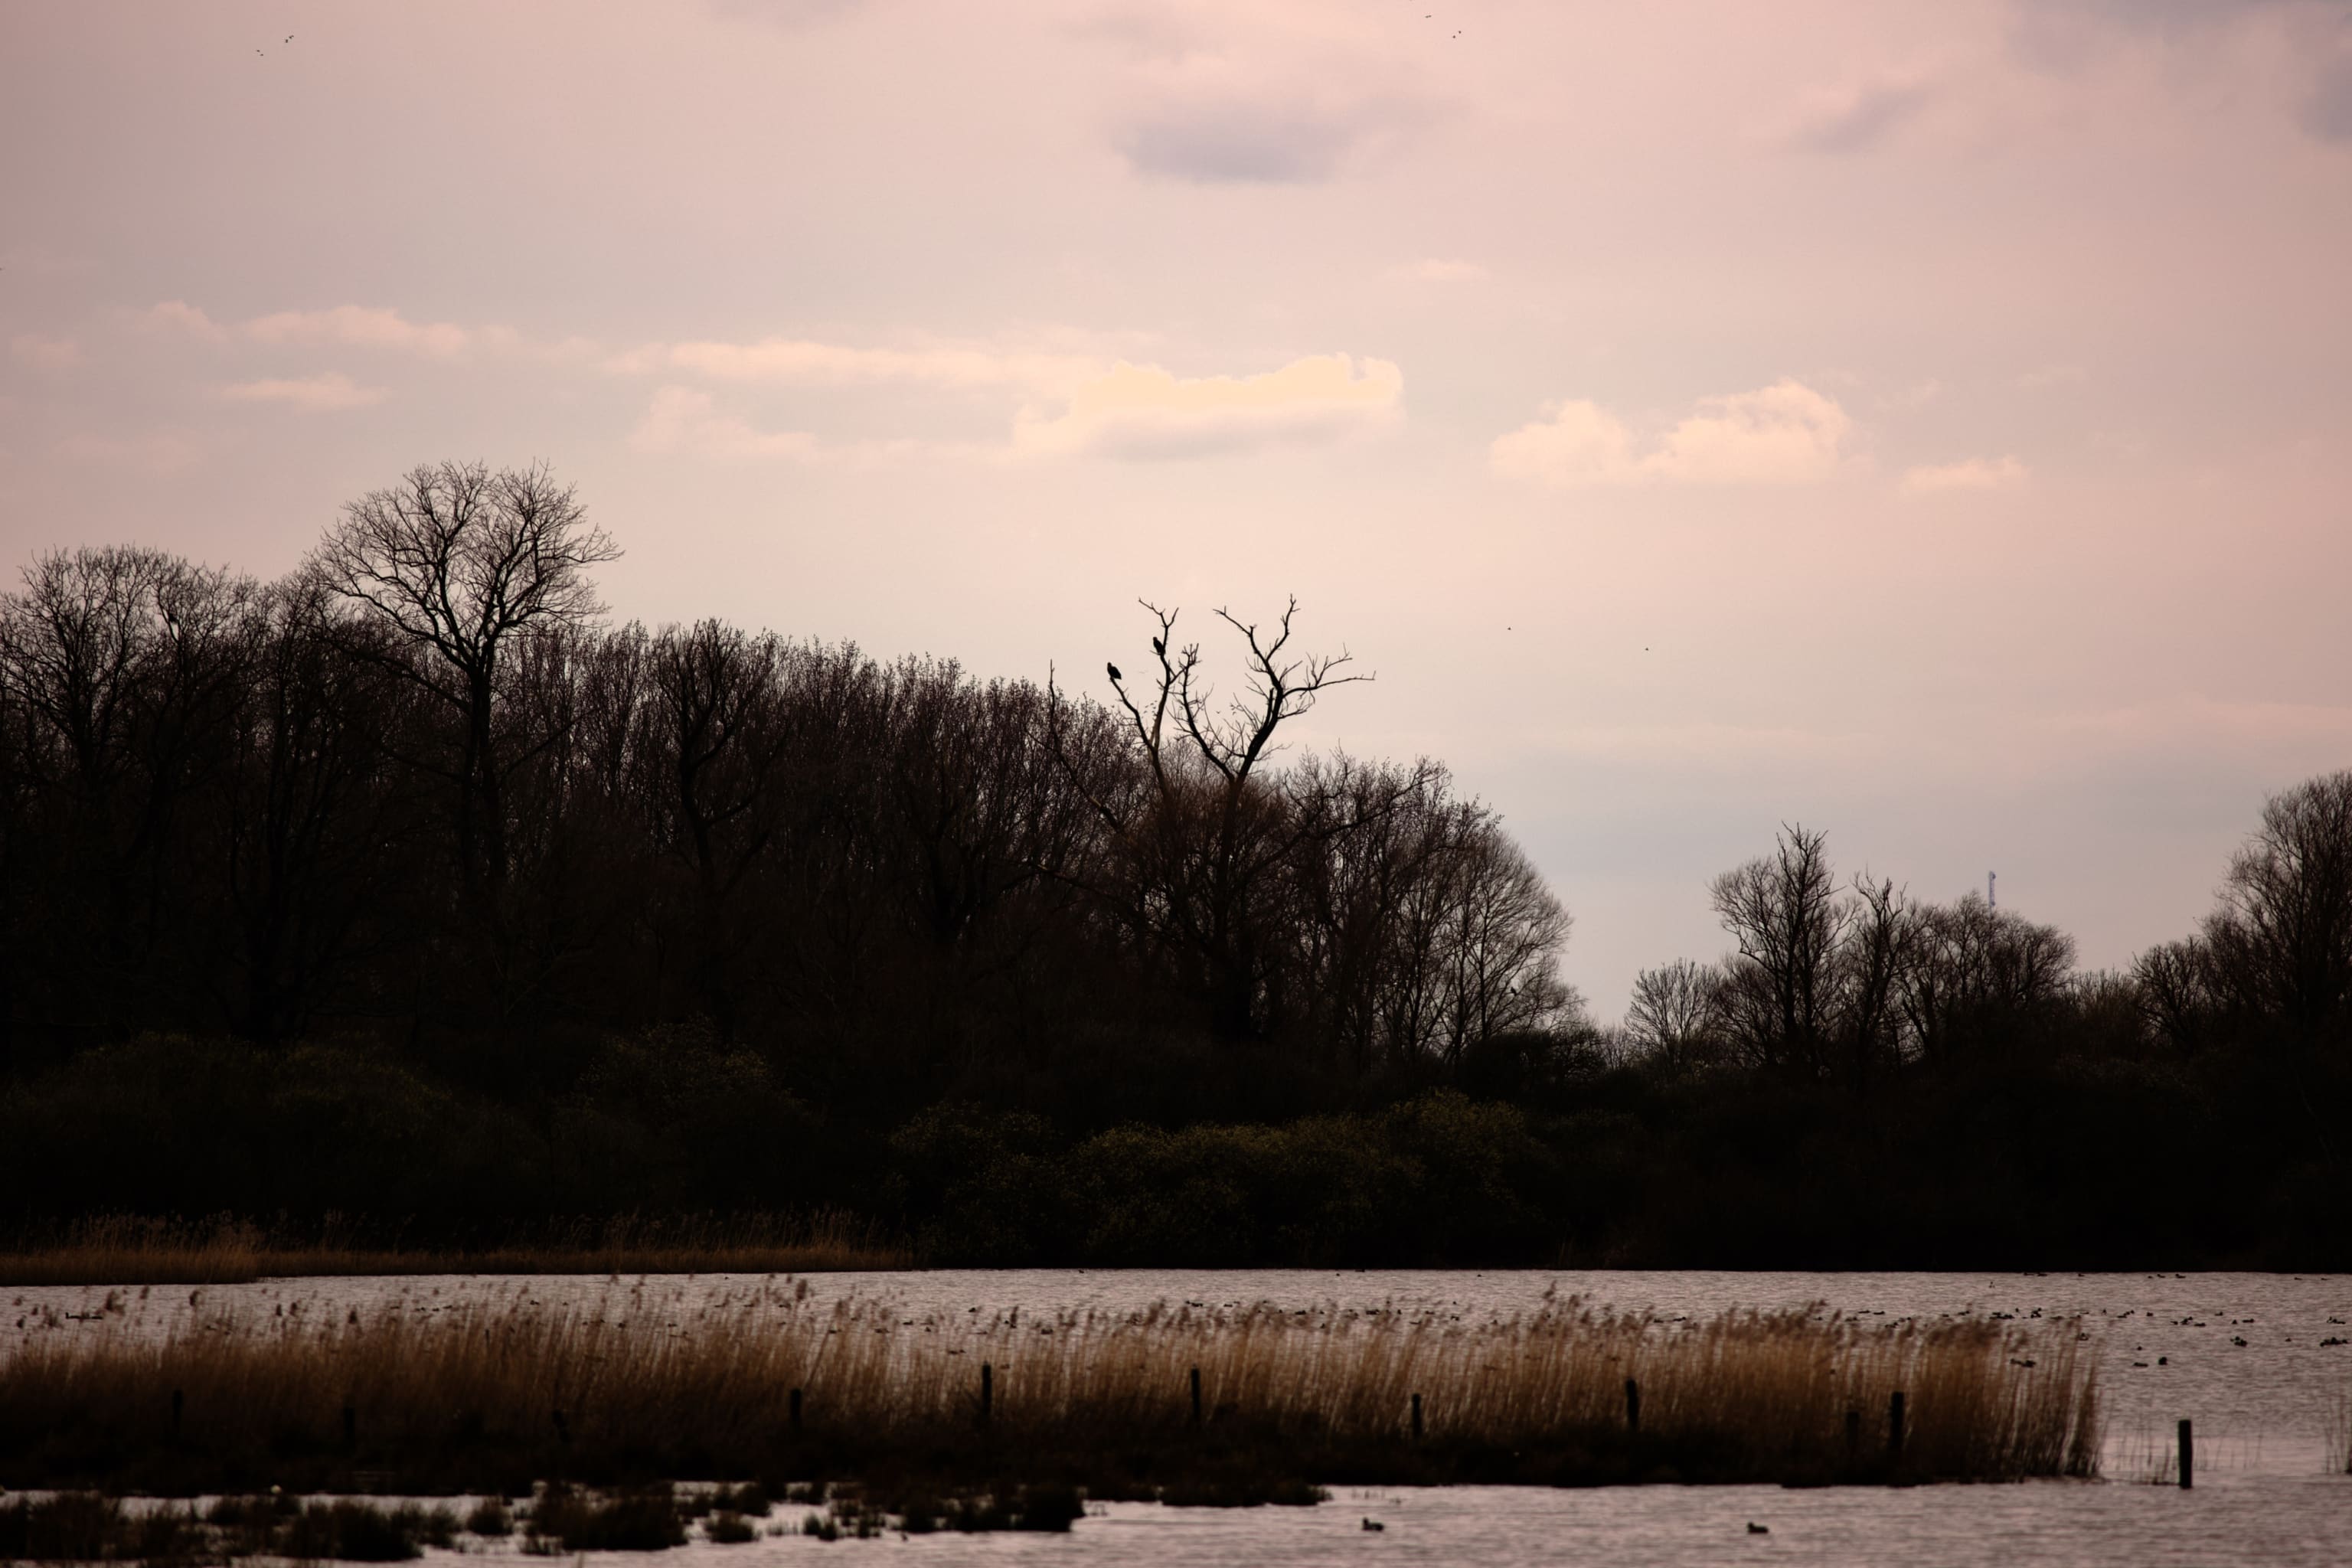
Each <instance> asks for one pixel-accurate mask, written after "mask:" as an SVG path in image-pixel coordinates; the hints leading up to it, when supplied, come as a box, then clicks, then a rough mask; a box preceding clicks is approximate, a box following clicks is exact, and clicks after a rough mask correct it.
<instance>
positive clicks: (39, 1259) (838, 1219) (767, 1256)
mask: <svg viewBox="0 0 2352 1568" xmlns="http://www.w3.org/2000/svg"><path fill="white" fill-rule="evenodd" d="M910 1261H911V1257H910V1254H909V1253H908V1250H907V1249H906V1248H905V1247H900V1246H898V1245H895V1244H893V1243H891V1242H890V1241H888V1240H887V1238H885V1237H883V1236H882V1235H881V1234H880V1233H879V1232H878V1231H877V1230H876V1229H875V1228H874V1226H871V1225H870V1224H868V1223H866V1222H865V1221H862V1220H859V1219H856V1217H854V1216H852V1215H845V1214H840V1213H836V1212H824V1213H819V1214H817V1215H811V1216H807V1217H800V1216H793V1215H765V1214H753V1215H684V1216H676V1217H660V1216H646V1215H621V1216H618V1217H615V1218H613V1219H606V1220H577V1221H573V1222H571V1223H569V1224H565V1225H560V1226H552V1227H550V1228H548V1229H547V1230H545V1231H543V1232H541V1233H540V1234H538V1235H536V1236H534V1237H530V1238H529V1239H525V1240H519V1241H513V1242H509V1243H504V1244H495V1245H486V1246H478V1247H437V1246H404V1245H401V1244H399V1243H397V1242H394V1243H391V1244H371V1243H369V1242H368V1241H366V1240H364V1239H363V1238H361V1237H355V1236H352V1235H349V1234H345V1233H343V1232H342V1231H341V1227H339V1226H336V1225H334V1224H333V1223H330V1224H329V1225H328V1226H325V1227H324V1228H323V1229H322V1230H321V1231H320V1233H319V1234H318V1235H315V1236H311V1237H292V1236H289V1235H286V1234H282V1233H273V1232H269V1231H266V1230H264V1229H263V1228H262V1227H261V1226H257V1225H255V1224H254V1223H252V1222H251V1221H249V1220H245V1219H240V1218H237V1217H236V1216H234V1215H221V1216H218V1217H215V1218H213V1219H208V1220H197V1221H189V1220H179V1219H154V1218H147V1217H142V1216H136V1215H103V1216H100V1217H97V1218H92V1219H84V1220H80V1221H77V1222H75V1223H74V1224H72V1225H71V1226H66V1227H64V1228H63V1229H61V1230H58V1231H56V1232H52V1233H48V1234H46V1235H35V1236H32V1237H25V1238H20V1239H18V1240H17V1241H16V1242H15V1243H14V1244H13V1245H10V1246H7V1247H0V1285H16V1286H23V1285H226V1284H242V1283H246V1282H248V1281H251V1280H255V1279H292V1278H300V1277H317V1276H326V1275H335V1276H396V1275H419V1274H782V1273H796V1274H806V1273H822V1272H826V1271H829V1270H837V1269H887V1268H906V1267H907V1266H908V1263H909V1262H910Z"/></svg>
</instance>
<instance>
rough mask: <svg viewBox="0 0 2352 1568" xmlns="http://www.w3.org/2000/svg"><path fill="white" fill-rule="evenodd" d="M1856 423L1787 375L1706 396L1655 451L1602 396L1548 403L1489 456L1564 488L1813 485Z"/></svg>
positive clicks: (1497, 465)
mask: <svg viewBox="0 0 2352 1568" xmlns="http://www.w3.org/2000/svg"><path fill="white" fill-rule="evenodd" d="M1852 432H1853V420H1852V419H1851V418H1849V417H1848V416H1847V415H1846V412H1845V410H1844V409H1843V408H1842V407H1840V406H1839V405H1838V402H1837V400H1836V399H1835V398H1832V397H1829V396H1826V395H1823V394H1822V393H1819V392H1815V391H1814V390H1813V389H1812V388H1811V387H1809V386H1805V385H1803V384H1801V383H1798V382H1794V381H1786V380H1784V381H1778V382H1775V383H1773V384H1771V385H1769V386H1766V387H1759V388H1758V389H1757V390H1756V391H1754V392H1741V393H1734V394H1732V395H1728V396H1725V397H1706V398H1701V399H1700V400H1699V404H1698V406H1697V408H1696V410H1695V411H1694V412H1692V413H1691V414H1689V415H1687V416H1685V417H1684V418H1683V419H1682V420H1680V421H1679V422H1678V423H1676V424H1675V426H1673V427H1672V428H1671V429H1669V430H1667V431H1665V432H1664V434H1663V435H1661V436H1660V437H1658V438H1657V439H1656V440H1655V441H1654V442H1653V443H1651V444H1650V445H1649V447H1648V449H1647V450H1642V449H1640V447H1639V445H1638V444H1637V443H1636V442H1635V440H1634V438H1633V432H1632V430H1631V429H1630V428H1629V427H1628V426H1626V424H1625V422H1624V421H1623V420H1622V419H1620V418H1619V417H1617V416H1615V415H1614V414H1612V413H1611V412H1610V411H1609V410H1607V409H1605V408H1603V407H1601V405H1599V404H1597V403H1591V402H1588V401H1583V400H1575V401H1570V402H1563V403H1555V404H1549V405H1546V407H1545V410H1544V417H1543V418H1541V419H1538V420H1537V421H1535V422H1534V423H1532V424H1529V425H1526V426H1521V427H1520V428H1518V429H1517V430H1514V431H1512V432H1511V433H1509V434H1508V435H1506V436H1500V437H1496V440H1495V443H1494V445H1493V447H1491V448H1490V449H1489V452H1488V458H1489V460H1490V462H1491V463H1492V465H1493V467H1494V469H1495V471H1496V473H1498V474H1502V475H1505V476H1507V477H1508V478H1511V479H1532V480H1536V481H1538V483H1542V484H1549V485H1557V486H1562V487H1574V486H1584V485H1641V484H1701V485H1787V484H1807V483H1812V482H1815V481H1818V480H1822V479H1828V478H1830V477H1831V476H1832V475H1833V474H1835V473H1836V472H1837V468H1838V465H1839V463H1840V462H1841V460H1842V459H1843V449H1842V448H1843V445H1844V442H1845V439H1846V437H1848V436H1849V435H1850V434H1852Z"/></svg>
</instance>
